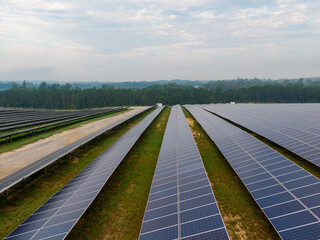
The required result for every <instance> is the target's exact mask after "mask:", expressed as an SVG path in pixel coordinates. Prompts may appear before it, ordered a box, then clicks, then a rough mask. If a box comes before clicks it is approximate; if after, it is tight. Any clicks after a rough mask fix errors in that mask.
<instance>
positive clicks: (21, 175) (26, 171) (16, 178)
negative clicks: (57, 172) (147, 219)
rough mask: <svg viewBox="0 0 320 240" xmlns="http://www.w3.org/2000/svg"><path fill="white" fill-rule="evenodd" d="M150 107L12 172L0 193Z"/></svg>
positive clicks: (1, 183)
mask: <svg viewBox="0 0 320 240" xmlns="http://www.w3.org/2000/svg"><path fill="white" fill-rule="evenodd" d="M150 108H151V107H149V108H147V109H144V110H141V111H139V112H137V113H135V114H134V115H131V116H129V117H126V118H124V119H122V120H120V121H118V122H116V123H114V124H111V125H109V126H106V127H104V128H102V129H100V130H98V131H96V132H93V133H92V134H90V135H88V136H86V137H84V138H81V139H79V140H78V141H75V142H73V143H71V144H69V145H67V146H65V147H63V148H61V149H59V150H57V151H55V152H53V153H51V154H49V155H48V156H46V157H43V158H41V159H39V160H38V161H36V162H34V163H31V164H29V165H28V166H26V167H24V168H22V169H20V170H18V171H16V172H14V173H13V174H11V175H9V176H7V177H5V178H2V179H0V193H2V192H4V191H6V190H8V189H9V188H11V187H12V186H14V185H16V184H17V183H19V182H21V181H22V180H24V179H25V178H27V177H29V176H31V175H32V174H34V173H36V172H38V171H39V170H41V169H43V168H45V167H46V166H48V165H50V164H52V163H53V162H55V161H57V160H58V159H59V158H61V157H63V156H65V155H66V154H68V153H70V152H72V151H73V150H75V149H77V148H78V147H80V146H82V145H84V144H86V143H87V142H89V141H91V140H93V139H94V138H96V137H98V136H100V135H101V134H103V133H104V132H106V131H109V130H111V129H113V128H115V127H117V126H119V125H120V124H122V123H124V122H126V121H128V120H129V119H131V118H133V117H135V116H137V115H139V114H140V113H142V112H145V111H147V110H148V109H150Z"/></svg>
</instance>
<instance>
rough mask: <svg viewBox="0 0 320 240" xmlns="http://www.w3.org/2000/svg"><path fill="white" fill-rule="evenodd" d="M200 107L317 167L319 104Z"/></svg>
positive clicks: (319, 134) (319, 145)
mask: <svg viewBox="0 0 320 240" xmlns="http://www.w3.org/2000/svg"><path fill="white" fill-rule="evenodd" d="M202 107H203V108H204V109H206V110H208V111H211V112H214V113H216V114H218V115H220V116H222V117H224V118H227V119H229V120H231V121H233V122H235V123H237V124H239V125H241V126H244V127H246V128H248V129H249V130H251V131H253V132H256V133H258V134H259V135H261V136H263V137H265V138H267V139H269V140H271V141H273V142H275V143H277V144H278V145H280V146H282V147H284V148H287V149H288V150H290V151H291V152H293V153H295V154H297V155H298V156H300V157H302V158H304V159H306V160H308V161H309V162H311V163H313V164H315V165H317V166H318V167H320V141H319V139H320V104H236V105H229V104H223V105H222V104H215V105H213V104H211V105H204V106H202Z"/></svg>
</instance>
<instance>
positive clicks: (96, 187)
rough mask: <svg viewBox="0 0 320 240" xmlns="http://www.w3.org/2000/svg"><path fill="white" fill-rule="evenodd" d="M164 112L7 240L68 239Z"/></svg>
mask: <svg viewBox="0 0 320 240" xmlns="http://www.w3.org/2000/svg"><path fill="white" fill-rule="evenodd" d="M162 109H163V108H158V109H156V110H155V111H153V112H152V113H151V114H149V115H148V116H147V117H146V118H144V119H143V120H142V121H141V122H140V123H138V124H137V125H136V126H134V127H133V128H131V129H130V130H129V131H128V132H127V133H125V134H124V135H123V136H122V137H121V138H119V139H118V140H117V141H116V142H115V143H114V144H112V145H111V146H110V147H109V148H108V149H107V150H105V151H104V152H103V153H102V154H100V155H99V156H98V157H97V158H96V159H95V160H93V161H92V162H91V163H90V164H89V165H88V166H87V167H86V168H85V169H84V170H82V171H81V172H80V173H79V174H78V175H77V176H76V177H74V178H73V179H72V180H71V181H70V182H69V183H68V184H66V185H65V186H64V187H63V188H61V189H60V190H59V191H58V192H57V193H56V194H55V195H54V196H52V197H51V198H50V199H49V200H48V201H47V202H46V203H45V204H43V205H42V206H41V207H40V208H39V209H38V210H37V211H35V212H34V213H33V214H32V215H31V216H29V217H28V218H27V219H26V220H25V221H24V222H23V223H22V224H21V225H20V226H18V227H17V228H16V229H15V230H14V231H13V232H12V233H10V234H9V235H8V236H7V237H6V238H5V239H8V240H9V239H10V240H13V239H14V240H17V239H23V240H29V239H33V240H34V239H50V240H53V239H55V240H58V239H64V238H65V237H66V236H67V234H68V233H69V232H70V231H71V229H72V228H73V227H74V225H75V224H76V223H77V221H78V220H79V219H80V217H81V216H82V214H83V213H84V212H85V211H86V210H87V208H88V207H89V206H90V204H91V203H92V201H93V200H94V199H95V197H96V196H97V195H98V193H99V192H100V190H101V189H102V187H103V186H104V185H105V183H106V182H107V181H108V179H109V177H110V176H111V174H112V173H113V172H114V170H115V169H116V168H117V166H118V165H119V164H120V163H121V161H122V159H123V158H124V157H125V156H126V155H127V153H128V152H129V151H130V149H131V148H132V146H133V145H134V144H135V142H136V141H137V140H138V138H139V137H140V136H141V134H142V133H143V132H144V131H145V130H146V128H147V127H148V126H149V125H150V124H151V122H152V121H153V120H154V119H155V118H156V117H157V116H158V114H159V113H160V112H161V111H162Z"/></svg>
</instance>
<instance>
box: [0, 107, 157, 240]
mask: <svg viewBox="0 0 320 240" xmlns="http://www.w3.org/2000/svg"><path fill="white" fill-rule="evenodd" d="M150 111H152V110H149V111H147V112H146V113H143V114H141V115H139V116H137V117H135V118H133V119H131V120H129V121H128V122H127V124H123V125H121V126H119V127H118V128H117V129H116V130H114V131H111V132H107V133H105V134H103V135H101V137H100V138H99V140H95V141H92V142H90V143H88V144H87V146H85V147H82V148H79V149H77V150H75V151H73V152H72V154H70V155H68V156H66V157H64V158H63V159H61V160H60V161H59V163H56V164H54V165H53V166H51V167H50V168H48V174H46V175H44V174H42V175H41V174H36V175H35V176H33V177H31V178H29V179H28V180H27V181H24V182H22V183H21V184H19V185H18V186H17V187H16V188H14V189H12V190H10V194H9V200H8V201H5V200H4V199H3V198H2V199H0V239H2V238H4V237H5V236H6V235H7V234H9V233H10V232H11V231H12V230H14V228H16V227H17V226H18V225H19V224H20V223H21V222H22V221H23V220H24V219H26V218H27V217H28V216H29V215H30V214H31V213H33V212H34V211H35V210H36V209H38V208H39V207H40V206H41V205H42V204H43V203H44V202H45V201H47V200H48V199H49V198H50V197H51V196H52V195H53V194H54V193H56V192H57V191H58V190H59V189H60V188H61V187H62V186H64V185H65V184H66V183H68V182H69V181H70V180H71V179H72V178H73V177H74V176H75V175H76V174H77V173H79V172H80V171H81V170H82V169H83V168H85V167H86V166H87V165H88V164H89V163H90V162H91V161H92V160H93V159H95V158H96V157H97V156H98V155H99V154H101V153H102V152H103V151H104V150H105V149H106V148H107V147H109V146H110V145H111V144H112V143H113V142H115V141H116V140H117V139H118V138H119V137H120V136H122V135H123V134H124V133H125V132H127V131H128V130H129V129H130V128H131V127H133V126H134V125H135V124H137V123H138V122H139V121H141V120H142V119H143V118H144V117H145V116H147V115H148V114H149V113H150Z"/></svg>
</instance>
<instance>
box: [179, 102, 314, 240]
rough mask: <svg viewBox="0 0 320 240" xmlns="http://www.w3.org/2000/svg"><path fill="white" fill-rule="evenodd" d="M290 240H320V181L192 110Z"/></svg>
mask: <svg viewBox="0 0 320 240" xmlns="http://www.w3.org/2000/svg"><path fill="white" fill-rule="evenodd" d="M185 107H186V108H187V110H188V111H189V112H190V113H191V114H192V115H193V116H194V117H195V119H196V120H197V121H198V122H199V124H200V125H201V126H202V128H203V129H204V130H205V131H206V133H207V134H208V135H209V137H210V138H211V139H212V140H213V141H214V143H215V144H216V145H217V147H218V148H219V150H220V151H221V152H222V154H223V155H224V156H225V158H226V159H227V161H228V162H229V164H230V165H231V167H232V168H233V169H234V171H235V172H236V173H237V175H238V176H239V178H240V179H241V180H242V182H243V183H244V185H245V186H246V188H247V189H248V191H249V192H250V193H251V195H252V197H253V198H254V200H255V201H256V202H257V204H258V205H259V206H260V208H261V209H262V211H263V212H264V214H265V215H266V217H267V218H268V219H269V221H270V222H271V224H272V225H273V226H274V228H275V229H276V231H277V232H278V234H279V236H280V237H281V238H282V239H285V240H287V239H288V240H289V239H290V240H298V239H308V240H311V239H313V240H315V239H319V236H320V180H319V179H318V178H316V177H315V176H313V175H311V174H310V173H308V172H307V171H305V170H304V169H302V168H301V167H299V166H298V165H296V164H295V163H293V162H291V161H290V160H288V159H287V158H285V157H284V156H282V155H281V154H279V153H278V152H276V151H274V150H273V149H271V148H270V147H268V146H267V145H265V144H264V143H262V142H261V141H259V140H258V139H256V138H254V137H253V136H251V135H250V134H248V133H246V132H245V131H243V130H241V129H239V128H237V127H235V126H233V125H232V124H230V123H228V122H226V121H224V120H223V119H221V118H219V117H217V116H215V115H213V114H211V113H209V112H207V111H205V110H203V109H202V108H200V107H197V106H191V105H186V106H185Z"/></svg>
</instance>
